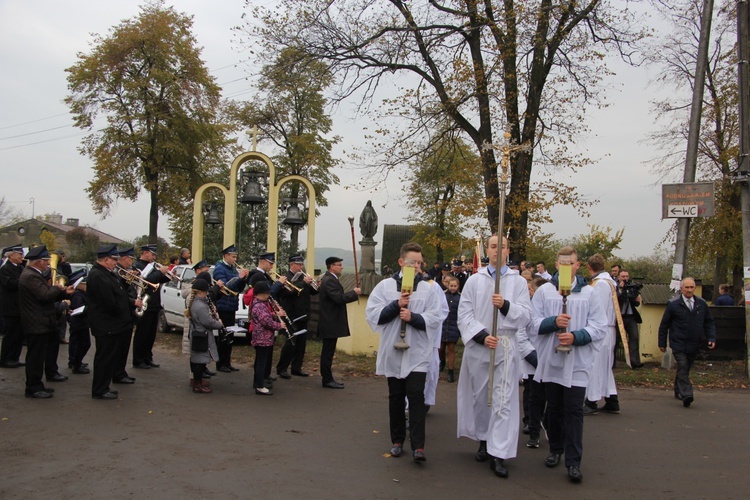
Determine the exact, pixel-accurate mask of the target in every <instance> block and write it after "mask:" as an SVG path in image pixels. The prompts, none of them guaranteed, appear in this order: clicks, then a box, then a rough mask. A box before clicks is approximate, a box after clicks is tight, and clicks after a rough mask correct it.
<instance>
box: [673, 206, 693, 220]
mask: <svg viewBox="0 0 750 500" xmlns="http://www.w3.org/2000/svg"><path fill="white" fill-rule="evenodd" d="M667 213H668V216H669V217H670V218H676V217H698V205H669V207H668V208H667Z"/></svg>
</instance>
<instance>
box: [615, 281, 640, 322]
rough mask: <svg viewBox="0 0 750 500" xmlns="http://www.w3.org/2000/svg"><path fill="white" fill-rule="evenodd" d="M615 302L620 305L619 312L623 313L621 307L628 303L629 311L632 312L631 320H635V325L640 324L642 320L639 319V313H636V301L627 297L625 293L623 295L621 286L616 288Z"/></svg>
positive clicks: (634, 298)
mask: <svg viewBox="0 0 750 500" xmlns="http://www.w3.org/2000/svg"><path fill="white" fill-rule="evenodd" d="M617 301H618V303H619V304H620V312H622V311H623V306H624V305H625V303H626V302H630V309H631V310H632V311H633V313H632V314H633V319H635V322H636V323H642V322H643V320H642V319H641V313H640V312H638V301H637V300H636V297H628V295H627V294H626V293H624V291H623V288H622V287H621V286H619V283H618V286H617Z"/></svg>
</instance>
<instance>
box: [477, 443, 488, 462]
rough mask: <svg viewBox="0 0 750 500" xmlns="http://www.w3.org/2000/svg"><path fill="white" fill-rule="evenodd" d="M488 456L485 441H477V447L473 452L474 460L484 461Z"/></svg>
mask: <svg viewBox="0 0 750 500" xmlns="http://www.w3.org/2000/svg"><path fill="white" fill-rule="evenodd" d="M488 458H489V455H487V441H479V449H478V450H477V452H476V453H475V454H474V460H476V461H477V462H486V461H487V459H488Z"/></svg>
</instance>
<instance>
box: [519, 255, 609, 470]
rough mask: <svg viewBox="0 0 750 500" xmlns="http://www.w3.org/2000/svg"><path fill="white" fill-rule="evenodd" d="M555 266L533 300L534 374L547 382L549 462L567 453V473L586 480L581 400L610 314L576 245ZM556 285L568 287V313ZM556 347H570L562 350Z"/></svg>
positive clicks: (531, 334)
mask: <svg viewBox="0 0 750 500" xmlns="http://www.w3.org/2000/svg"><path fill="white" fill-rule="evenodd" d="M555 265H556V266H557V269H558V272H557V273H555V275H554V276H553V277H552V281H551V282H550V283H547V284H545V285H542V286H540V287H539V289H538V290H537V291H536V292H535V293H534V298H533V299H532V300H531V321H532V327H531V328H530V329H529V330H528V331H529V335H530V337H531V341H532V342H534V343H535V345H536V346H537V355H538V356H539V364H538V365H537V369H536V375H535V378H536V379H537V380H539V381H540V382H542V384H544V392H545V396H546V398H547V416H548V427H547V435H548V437H549V448H550V450H549V451H550V453H549V455H548V456H547V459H546V460H545V465H546V466H547V467H557V466H558V465H559V464H560V458H561V456H562V454H563V453H565V466H566V467H567V469H568V478H570V480H571V481H572V482H574V483H579V482H581V480H582V479H583V474H581V457H582V456H583V400H584V398H585V396H586V387H587V386H588V384H589V373H590V372H591V368H592V364H593V361H594V352H595V350H596V349H598V348H599V346H600V345H601V341H602V339H604V336H605V335H606V331H607V329H606V327H607V315H606V312H605V311H604V307H603V302H602V300H601V298H600V297H597V296H596V295H593V294H592V291H593V287H591V286H589V285H587V284H586V280H584V279H583V278H582V277H581V276H577V275H576V273H577V272H578V268H579V267H580V263H579V262H578V256H577V254H576V251H575V249H573V247H569V246H568V247H563V248H561V249H560V251H558V253H557V262H556V263H555ZM558 287H559V288H560V289H567V290H569V291H570V294H569V295H567V296H566V301H567V314H563V313H562V310H563V296H562V295H561V294H560V291H558ZM534 337H537V338H536V339H534ZM558 346H563V348H564V349H565V348H570V351H569V352H565V350H559V351H558V350H557V349H556V348H557V347H558Z"/></svg>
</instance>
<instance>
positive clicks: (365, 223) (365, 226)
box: [359, 200, 378, 241]
mask: <svg viewBox="0 0 750 500" xmlns="http://www.w3.org/2000/svg"><path fill="white" fill-rule="evenodd" d="M359 232H360V233H362V238H363V239H364V240H365V241H369V240H372V239H373V237H374V236H375V234H377V232H378V214H376V213H375V209H374V208H372V201H370V200H367V205H365V208H364V210H362V213H361V214H360V216H359Z"/></svg>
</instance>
